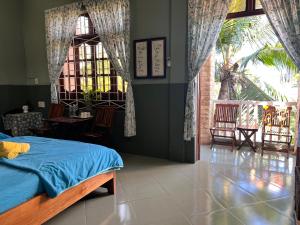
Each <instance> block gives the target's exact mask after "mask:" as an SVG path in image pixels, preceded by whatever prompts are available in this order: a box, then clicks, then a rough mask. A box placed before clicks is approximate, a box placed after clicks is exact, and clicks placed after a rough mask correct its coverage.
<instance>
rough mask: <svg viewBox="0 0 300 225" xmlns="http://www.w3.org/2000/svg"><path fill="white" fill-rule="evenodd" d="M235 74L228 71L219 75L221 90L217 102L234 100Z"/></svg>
mask: <svg viewBox="0 0 300 225" xmlns="http://www.w3.org/2000/svg"><path fill="white" fill-rule="evenodd" d="M236 79H237V78H236V77H235V73H234V72H233V71H230V70H225V69H224V70H223V73H222V75H221V88H220V92H219V97H218V99H219V100H236V90H235V85H236V81H235V80H236Z"/></svg>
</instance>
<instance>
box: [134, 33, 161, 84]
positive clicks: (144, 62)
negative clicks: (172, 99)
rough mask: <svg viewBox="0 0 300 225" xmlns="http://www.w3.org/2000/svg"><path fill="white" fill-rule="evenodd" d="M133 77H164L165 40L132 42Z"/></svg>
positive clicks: (151, 39)
mask: <svg viewBox="0 0 300 225" xmlns="http://www.w3.org/2000/svg"><path fill="white" fill-rule="evenodd" d="M133 53H134V77H135V78H136V79H149V78H165V77H166V38H165V37H162V38H150V39H142V40H135V41H134V51H133Z"/></svg>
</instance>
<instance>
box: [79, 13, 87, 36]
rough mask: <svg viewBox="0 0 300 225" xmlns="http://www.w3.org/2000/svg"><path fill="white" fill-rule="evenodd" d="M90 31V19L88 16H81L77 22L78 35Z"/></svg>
mask: <svg viewBox="0 0 300 225" xmlns="http://www.w3.org/2000/svg"><path fill="white" fill-rule="evenodd" d="M88 33H89V19H88V18H87V17H86V16H80V17H79V18H78V20H77V24H76V35H82V34H88Z"/></svg>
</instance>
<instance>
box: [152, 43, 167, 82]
mask: <svg viewBox="0 0 300 225" xmlns="http://www.w3.org/2000/svg"><path fill="white" fill-rule="evenodd" d="M150 49H151V59H150V60H151V78H165V77H166V38H153V39H150Z"/></svg>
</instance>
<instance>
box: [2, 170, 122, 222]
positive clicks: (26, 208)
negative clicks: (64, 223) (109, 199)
mask: <svg viewBox="0 0 300 225" xmlns="http://www.w3.org/2000/svg"><path fill="white" fill-rule="evenodd" d="M101 186H103V187H106V188H107V189H108V192H109V193H110V194H114V193H115V190H116V172H115V171H113V172H109V173H104V174H100V175H98V176H95V177H93V178H90V179H88V180H86V181H84V182H82V183H81V184H79V185H77V186H75V187H73V188H71V189H69V190H67V191H65V192H64V193H62V194H60V195H59V196H57V197H56V198H49V197H48V196H47V195H46V194H42V195H38V196H36V197H34V198H33V199H31V200H29V201H27V202H25V203H23V204H21V205H19V206H17V207H15V208H13V209H11V210H9V211H7V212H5V213H3V214H0V224H1V225H40V224H42V223H45V222H46V221H47V220H49V219H51V218H52V217H54V216H55V215H57V214H58V213H60V212H62V211H63V210H65V209H66V208H68V207H69V206H71V205H73V204H74V203H76V202H77V201H79V200H80V199H82V198H83V197H85V196H86V195H88V194H89V193H91V192H92V191H95V190H96V189H98V188H99V187H101ZM20 191H22V190H20Z"/></svg>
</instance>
